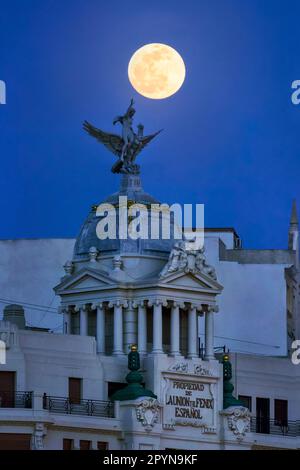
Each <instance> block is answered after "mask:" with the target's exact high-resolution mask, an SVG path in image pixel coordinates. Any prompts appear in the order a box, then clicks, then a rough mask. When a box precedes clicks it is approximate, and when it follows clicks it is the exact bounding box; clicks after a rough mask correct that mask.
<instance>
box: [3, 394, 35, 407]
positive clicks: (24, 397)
mask: <svg viewBox="0 0 300 470" xmlns="http://www.w3.org/2000/svg"><path fill="white" fill-rule="evenodd" d="M0 408H32V392H12V391H0Z"/></svg>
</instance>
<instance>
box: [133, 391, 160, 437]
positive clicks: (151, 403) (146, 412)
mask: <svg viewBox="0 0 300 470" xmlns="http://www.w3.org/2000/svg"><path fill="white" fill-rule="evenodd" d="M159 414H160V405H159V402H158V400H156V398H145V399H144V400H142V401H140V402H139V403H138V404H137V405H136V418H137V420H138V421H139V422H140V423H141V424H142V425H143V426H144V428H145V429H146V431H147V432H150V431H152V429H153V427H154V425H155V424H156V423H157V422H158V419H159Z"/></svg>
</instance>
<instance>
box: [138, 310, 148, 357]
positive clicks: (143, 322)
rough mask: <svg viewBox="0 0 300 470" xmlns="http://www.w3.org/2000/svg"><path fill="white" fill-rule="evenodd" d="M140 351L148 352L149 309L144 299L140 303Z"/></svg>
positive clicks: (141, 352) (142, 352)
mask: <svg viewBox="0 0 300 470" xmlns="http://www.w3.org/2000/svg"><path fill="white" fill-rule="evenodd" d="M138 351H139V353H140V354H142V355H143V354H147V310H146V307H145V304H144V302H143V301H142V302H141V303H139V304H138Z"/></svg>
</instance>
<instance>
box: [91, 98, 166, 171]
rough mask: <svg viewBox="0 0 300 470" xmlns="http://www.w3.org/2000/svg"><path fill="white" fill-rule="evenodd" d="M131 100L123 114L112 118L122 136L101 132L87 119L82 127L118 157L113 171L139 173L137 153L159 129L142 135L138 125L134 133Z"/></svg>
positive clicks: (133, 110) (140, 126)
mask: <svg viewBox="0 0 300 470" xmlns="http://www.w3.org/2000/svg"><path fill="white" fill-rule="evenodd" d="M133 104H134V103H133V100H132V99H131V101H130V105H129V107H128V109H127V111H126V113H125V114H124V115H123V116H117V117H116V118H115V119H114V120H113V124H116V123H118V122H119V123H120V124H121V126H122V137H121V136H119V135H116V134H110V133H108V132H103V131H102V130H101V129H97V127H94V126H93V125H92V124H90V123H89V122H88V121H84V123H83V128H84V129H85V130H86V131H87V132H88V133H89V134H90V135H91V136H93V137H95V138H96V139H97V140H99V141H100V142H101V143H102V144H104V145H105V147H107V148H108V150H110V151H111V152H112V153H113V154H115V155H116V156H117V157H118V161H117V162H116V163H115V164H114V165H113V166H112V169H111V171H112V172H113V173H127V174H139V172H140V167H139V165H137V164H136V163H135V159H136V157H137V155H138V154H139V153H140V152H141V151H142V150H143V148H144V147H145V146H146V145H147V144H148V143H149V142H150V141H151V140H152V139H154V137H156V136H157V134H159V133H160V132H161V131H158V132H156V133H155V134H151V135H148V136H144V135H143V130H144V126H143V125H142V124H139V125H138V133H135V132H134V130H133V128H132V121H133V116H134V114H135V109H134V107H133Z"/></svg>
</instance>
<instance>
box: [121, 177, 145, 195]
mask: <svg viewBox="0 0 300 470" xmlns="http://www.w3.org/2000/svg"><path fill="white" fill-rule="evenodd" d="M142 190H143V188H142V182H141V177H140V175H122V179H121V186H120V194H121V195H122V194H123V193H124V194H127V193H128V192H130V191H142Z"/></svg>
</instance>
